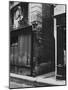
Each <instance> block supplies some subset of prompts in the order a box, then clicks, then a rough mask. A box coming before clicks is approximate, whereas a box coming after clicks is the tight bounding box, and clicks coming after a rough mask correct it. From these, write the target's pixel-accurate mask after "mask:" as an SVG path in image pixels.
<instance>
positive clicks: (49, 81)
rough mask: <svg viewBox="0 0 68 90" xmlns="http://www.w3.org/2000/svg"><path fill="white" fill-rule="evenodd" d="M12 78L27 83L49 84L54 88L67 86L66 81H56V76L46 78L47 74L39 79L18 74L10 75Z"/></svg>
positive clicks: (38, 77)
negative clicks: (54, 86)
mask: <svg viewBox="0 0 68 90" xmlns="http://www.w3.org/2000/svg"><path fill="white" fill-rule="evenodd" d="M10 77H13V78H18V79H21V80H26V81H30V82H37V83H42V84H49V85H52V86H53V85H65V81H64V80H56V79H55V76H52V77H47V78H46V74H45V75H41V76H37V77H30V76H24V75H18V74H14V73H10Z"/></svg>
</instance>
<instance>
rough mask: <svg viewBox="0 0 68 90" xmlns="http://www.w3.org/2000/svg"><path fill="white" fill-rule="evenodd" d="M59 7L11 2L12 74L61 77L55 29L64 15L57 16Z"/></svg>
mask: <svg viewBox="0 0 68 90" xmlns="http://www.w3.org/2000/svg"><path fill="white" fill-rule="evenodd" d="M56 8H57V5H56V6H55V5H54V4H45V3H30V2H29V3H28V2H26V3H25V2H10V9H9V10H10V72H12V73H17V74H21V75H32V76H37V75H42V74H47V73H50V72H54V73H55V72H57V73H56V76H57V75H58V71H60V70H58V69H56V65H57V66H59V64H57V63H56V62H58V60H59V55H58V54H57V53H58V52H59V51H58V52H57V51H56V50H57V49H58V47H57V49H56V46H57V45H58V44H57V43H56V40H57V39H56V36H57V35H56V30H55V29H56V25H57V24H58V23H59V21H58V18H60V16H59V15H58V16H56V14H55V13H54V12H55V11H56ZM63 17H64V16H63V15H62V18H63ZM64 19H65V18H64ZM55 20H57V24H56V22H55ZM61 20H62V19H61ZM63 21H64V20H62V21H61V22H63ZM61 22H60V23H61ZM64 23H65V22H64ZM59 33H60V32H59ZM59 36H60V34H59ZM59 36H58V37H59ZM61 36H62V35H61ZM62 37H63V36H62ZM57 42H60V41H57ZM63 43H65V41H64V42H63ZM56 44H57V45H56ZM61 50H62V49H61ZM61 52H62V51H61ZM61 52H60V53H61ZM65 52H66V51H65V49H64V53H65ZM56 55H58V56H56ZM62 56H63V55H62ZM57 57H58V59H57ZM63 58H64V57H63ZM61 60H62V58H61ZM59 76H60V75H59Z"/></svg>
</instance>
